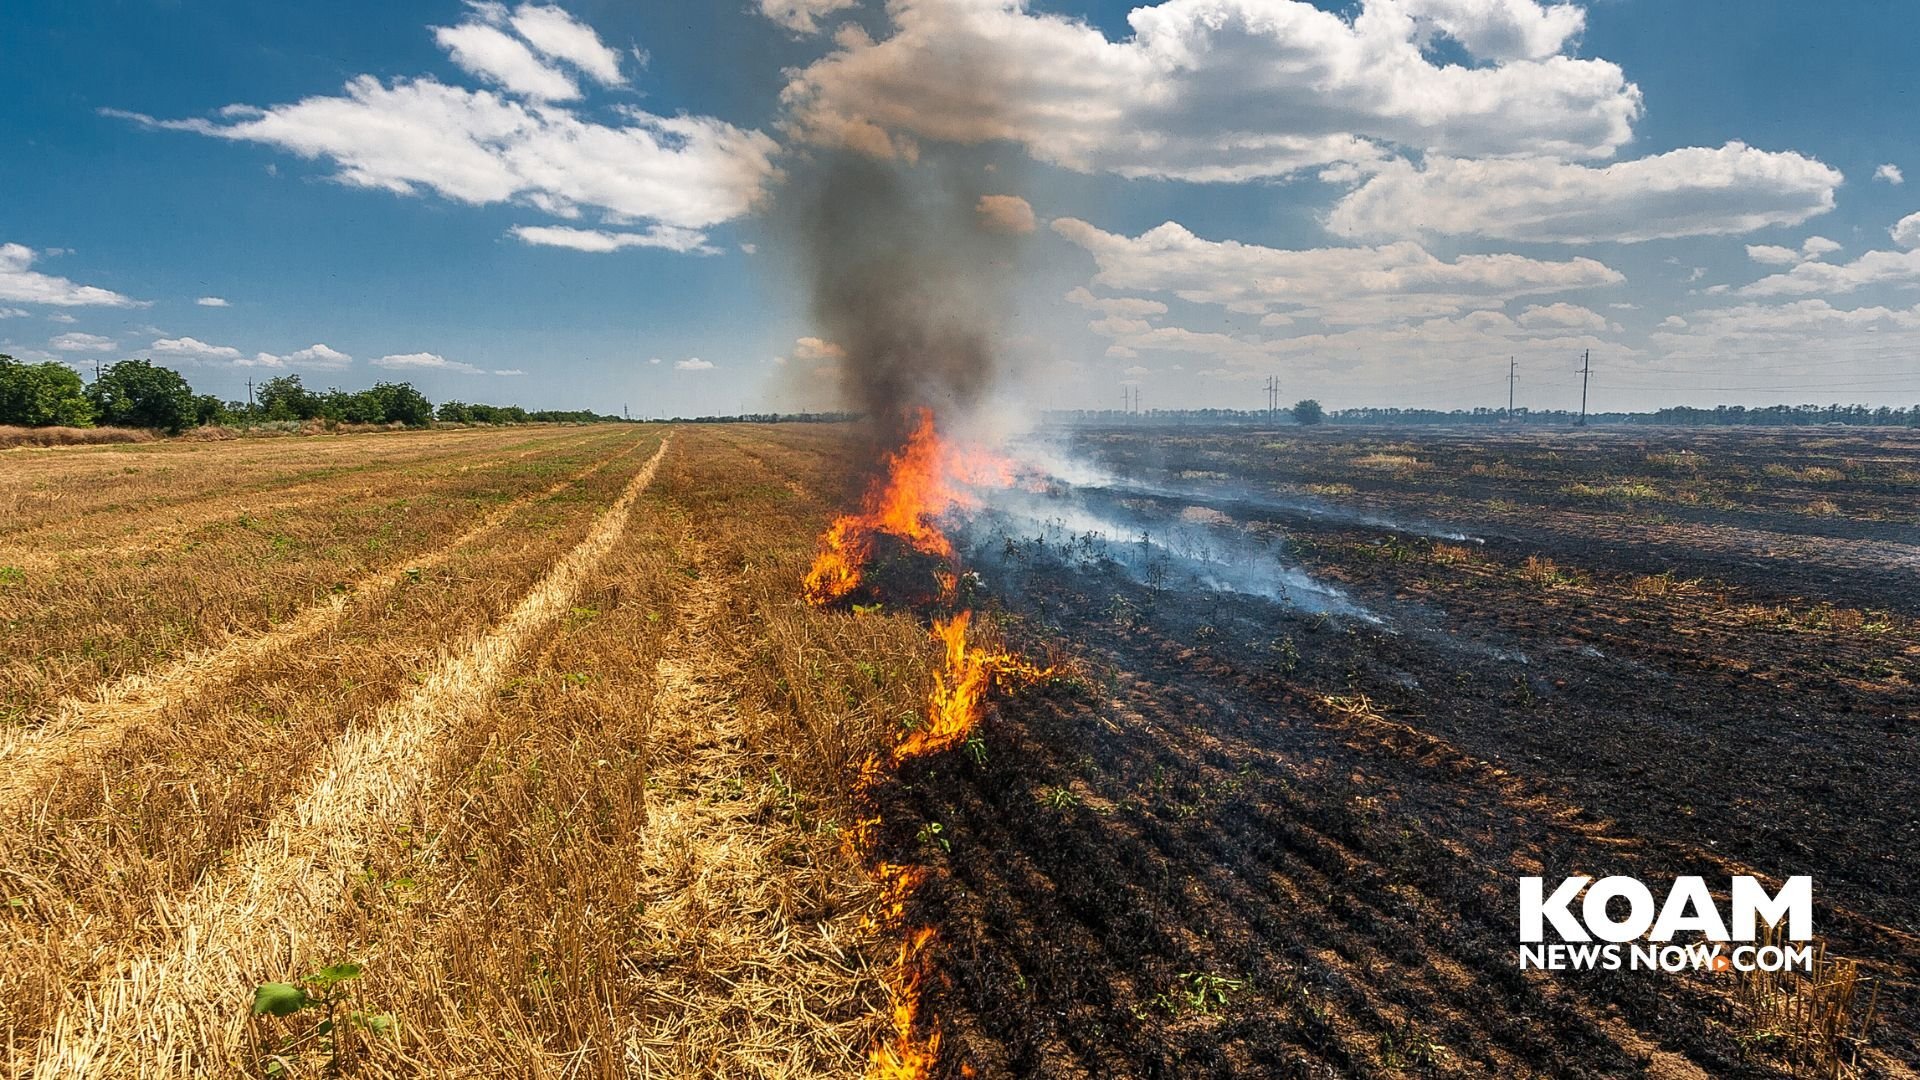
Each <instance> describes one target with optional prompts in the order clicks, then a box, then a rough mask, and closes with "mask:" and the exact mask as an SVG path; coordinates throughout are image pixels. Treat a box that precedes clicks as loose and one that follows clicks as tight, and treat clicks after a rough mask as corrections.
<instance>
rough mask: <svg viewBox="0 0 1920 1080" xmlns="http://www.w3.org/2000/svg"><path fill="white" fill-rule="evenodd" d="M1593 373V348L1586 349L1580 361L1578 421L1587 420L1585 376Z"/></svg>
mask: <svg viewBox="0 0 1920 1080" xmlns="http://www.w3.org/2000/svg"><path fill="white" fill-rule="evenodd" d="M1592 374H1593V350H1592V349H1588V350H1587V351H1586V354H1585V357H1584V359H1582V361H1581V363H1580V423H1581V425H1582V426H1584V425H1585V424H1586V422H1587V377H1588V376H1590V375H1592Z"/></svg>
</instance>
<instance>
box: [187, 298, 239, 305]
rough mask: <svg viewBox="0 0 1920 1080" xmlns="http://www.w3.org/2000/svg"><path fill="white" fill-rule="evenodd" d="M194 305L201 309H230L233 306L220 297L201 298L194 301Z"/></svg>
mask: <svg viewBox="0 0 1920 1080" xmlns="http://www.w3.org/2000/svg"><path fill="white" fill-rule="evenodd" d="M194 303H196V304H199V305H200V306H201V307H232V306H233V305H232V304H229V303H227V301H226V298H225V297H221V296H203V297H201V298H200V299H198V300H195V301H194Z"/></svg>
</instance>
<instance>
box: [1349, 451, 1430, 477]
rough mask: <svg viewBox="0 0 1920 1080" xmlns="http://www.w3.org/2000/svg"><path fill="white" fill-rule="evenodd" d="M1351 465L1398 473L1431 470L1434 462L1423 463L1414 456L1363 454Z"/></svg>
mask: <svg viewBox="0 0 1920 1080" xmlns="http://www.w3.org/2000/svg"><path fill="white" fill-rule="evenodd" d="M1349 464H1351V465H1353V466H1354V467H1355V468H1360V469H1382V470H1386V471H1389V472H1396V473H1406V472H1417V471H1419V470H1422V469H1428V468H1431V467H1432V465H1433V463H1432V462H1429V461H1421V460H1420V459H1419V458H1417V457H1414V456H1413V455H1412V454H1386V453H1372V454H1362V455H1360V456H1359V457H1356V458H1354V459H1353V460H1352V461H1351V462H1349Z"/></svg>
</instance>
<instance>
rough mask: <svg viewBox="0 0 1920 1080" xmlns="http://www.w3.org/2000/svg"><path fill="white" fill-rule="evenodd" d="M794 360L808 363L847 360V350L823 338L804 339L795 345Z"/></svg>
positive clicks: (797, 341)
mask: <svg viewBox="0 0 1920 1080" xmlns="http://www.w3.org/2000/svg"><path fill="white" fill-rule="evenodd" d="M793 358H794V359H795V360H800V361H803V362H807V363H824V362H830V361H835V360H845V359H846V358H847V350H845V349H843V348H841V347H840V346H839V345H836V344H834V343H833V342H831V341H826V340H823V339H821V338H817V337H803V338H800V339H798V340H796V341H795V342H794V343H793Z"/></svg>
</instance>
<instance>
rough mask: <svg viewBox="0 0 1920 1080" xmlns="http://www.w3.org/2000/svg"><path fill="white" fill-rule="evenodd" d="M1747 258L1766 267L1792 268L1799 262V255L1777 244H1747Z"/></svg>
mask: <svg viewBox="0 0 1920 1080" xmlns="http://www.w3.org/2000/svg"><path fill="white" fill-rule="evenodd" d="M1747 258H1749V259H1752V260H1753V261H1754V262H1757V263H1765V264H1767V265H1768V266H1792V265H1793V264H1794V263H1797V262H1799V261H1800V253H1799V252H1797V251H1795V250H1793V249H1792V248H1790V247H1781V246H1779V245H1778V244H1748V245H1747Z"/></svg>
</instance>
